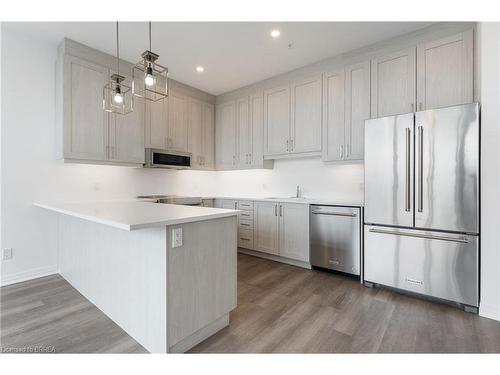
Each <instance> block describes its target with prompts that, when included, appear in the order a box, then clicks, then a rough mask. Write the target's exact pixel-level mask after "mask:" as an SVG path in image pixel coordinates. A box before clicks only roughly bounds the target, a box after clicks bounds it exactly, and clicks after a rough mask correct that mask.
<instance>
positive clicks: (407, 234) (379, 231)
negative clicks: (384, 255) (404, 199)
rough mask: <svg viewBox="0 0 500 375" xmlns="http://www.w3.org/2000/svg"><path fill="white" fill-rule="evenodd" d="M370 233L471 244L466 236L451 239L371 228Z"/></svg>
mask: <svg viewBox="0 0 500 375" xmlns="http://www.w3.org/2000/svg"><path fill="white" fill-rule="evenodd" d="M369 231H370V232H372V233H381V234H392V235H395V236H406V237H417V238H426V239H429V240H441V241H450V242H460V243H468V242H469V239H468V238H467V237H466V236H461V237H449V236H439V235H434V234H420V233H411V232H404V231H391V230H385V229H375V228H370V229H369Z"/></svg>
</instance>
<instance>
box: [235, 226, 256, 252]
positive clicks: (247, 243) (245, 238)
mask: <svg viewBox="0 0 500 375" xmlns="http://www.w3.org/2000/svg"><path fill="white" fill-rule="evenodd" d="M238 246H239V247H244V248H245V249H253V230H251V229H239V230H238Z"/></svg>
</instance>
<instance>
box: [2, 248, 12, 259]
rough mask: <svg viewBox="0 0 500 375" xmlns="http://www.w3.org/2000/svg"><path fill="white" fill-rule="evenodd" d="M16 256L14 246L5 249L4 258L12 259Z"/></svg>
mask: <svg viewBox="0 0 500 375" xmlns="http://www.w3.org/2000/svg"><path fill="white" fill-rule="evenodd" d="M13 257H14V253H13V251H12V248H10V249H3V257H2V258H3V260H10V259H12V258H13Z"/></svg>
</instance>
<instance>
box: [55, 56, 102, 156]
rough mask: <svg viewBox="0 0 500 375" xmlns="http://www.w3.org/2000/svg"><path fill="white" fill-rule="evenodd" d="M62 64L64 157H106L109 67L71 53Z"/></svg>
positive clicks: (60, 100) (60, 114) (60, 115)
mask: <svg viewBox="0 0 500 375" xmlns="http://www.w3.org/2000/svg"><path fill="white" fill-rule="evenodd" d="M61 60H62V61H61ZM58 67H59V72H58V73H59V77H58V79H59V82H58V107H59V110H58V119H57V121H58V128H59V129H60V134H59V136H60V137H62V139H61V142H60V143H61V144H60V146H62V147H61V149H60V150H59V151H60V157H61V158H63V159H69V160H87V161H98V160H106V159H107V158H108V150H109V148H108V147H109V146H108V136H109V134H108V125H109V119H108V113H107V112H105V111H104V110H103V109H102V90H103V87H104V85H105V84H106V83H107V82H108V79H109V70H108V69H107V68H105V67H103V66H100V65H98V64H94V63H91V62H89V61H86V60H84V59H80V58H78V57H74V56H70V55H64V56H62V57H61V58H60V61H59V63H58Z"/></svg>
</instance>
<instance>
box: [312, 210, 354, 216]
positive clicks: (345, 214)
mask: <svg viewBox="0 0 500 375" xmlns="http://www.w3.org/2000/svg"><path fill="white" fill-rule="evenodd" d="M311 213H312V214H313V215H330V216H348V217H356V216H358V215H357V214H353V213H349V212H331V211H330V212H328V211H311Z"/></svg>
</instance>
